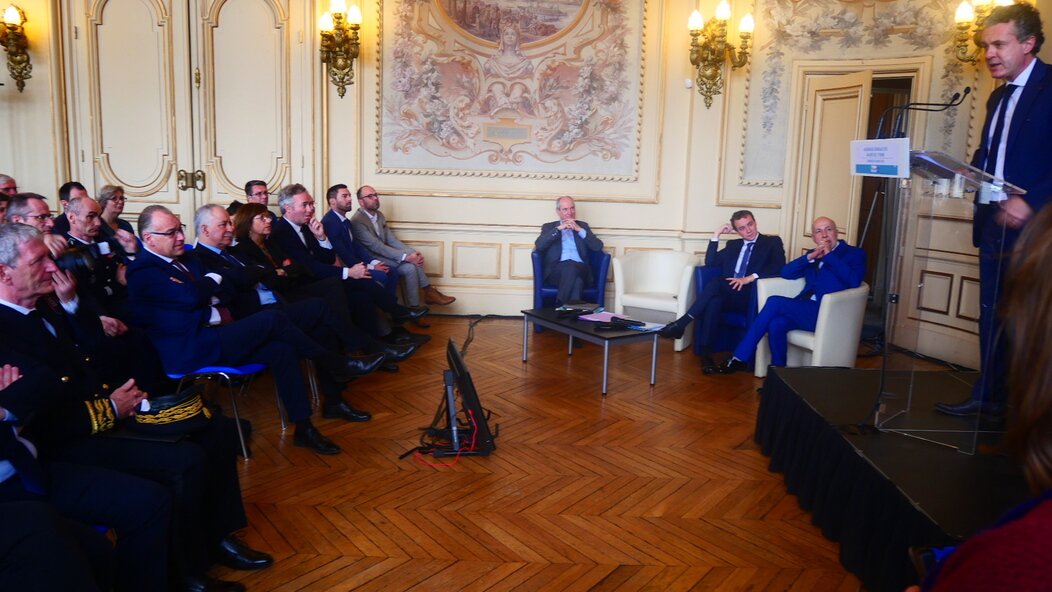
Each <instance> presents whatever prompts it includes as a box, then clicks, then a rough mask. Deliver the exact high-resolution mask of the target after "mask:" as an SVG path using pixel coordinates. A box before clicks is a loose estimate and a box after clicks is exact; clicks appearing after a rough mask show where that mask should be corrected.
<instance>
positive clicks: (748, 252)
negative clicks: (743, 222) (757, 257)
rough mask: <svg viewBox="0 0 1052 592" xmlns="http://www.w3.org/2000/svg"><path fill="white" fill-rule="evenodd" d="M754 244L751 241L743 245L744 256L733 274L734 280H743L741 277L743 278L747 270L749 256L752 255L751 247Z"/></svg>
mask: <svg viewBox="0 0 1052 592" xmlns="http://www.w3.org/2000/svg"><path fill="white" fill-rule="evenodd" d="M755 244H756V241H753V242H751V243H749V244H747V245H745V255H744V256H743V257H742V262H741V265H739V266H738V271H736V272H734V277H736V278H743V277H745V270H746V269H749V256H750V255H752V247H753V245H755Z"/></svg>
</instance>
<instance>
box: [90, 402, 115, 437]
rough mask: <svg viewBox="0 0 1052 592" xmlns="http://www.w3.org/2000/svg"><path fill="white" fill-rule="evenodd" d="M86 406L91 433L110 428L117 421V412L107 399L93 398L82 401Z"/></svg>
mask: <svg viewBox="0 0 1052 592" xmlns="http://www.w3.org/2000/svg"><path fill="white" fill-rule="evenodd" d="M84 405H85V406H86V407H87V408H88V416H89V417H90V418H91V433H93V434H97V433H99V432H105V431H107V430H112V429H113V426H114V425H116V423H117V412H116V411H114V410H113V403H110V400H109V399H93V400H91V401H84Z"/></svg>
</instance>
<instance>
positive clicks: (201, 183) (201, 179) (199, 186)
mask: <svg viewBox="0 0 1052 592" xmlns="http://www.w3.org/2000/svg"><path fill="white" fill-rule="evenodd" d="M194 189H196V190H198V191H204V190H205V172H204V171H202V170H196V171H194Z"/></svg>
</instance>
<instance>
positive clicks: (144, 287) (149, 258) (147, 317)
mask: <svg viewBox="0 0 1052 592" xmlns="http://www.w3.org/2000/svg"><path fill="white" fill-rule="evenodd" d="M179 261H180V262H181V263H182V264H183V265H185V266H186V267H187V269H189V273H185V272H183V271H180V270H179V269H178V268H177V267H176V266H175V265H173V264H171V263H168V262H166V261H165V260H163V259H161V258H160V257H158V256H156V255H154V254H153V253H151V252H149V251H147V250H145V249H143V252H142V253H139V254H138V256H136V257H135V261H133V262H132V264H131V265H129V266H128V300H129V308H130V309H131V314H132V318H133V320H134V321H135V322H136V323H137V324H139V325H141V326H142V327H144V328H145V329H146V331H147V333H148V334H149V335H150V340H151V341H152V342H153V344H154V346H156V348H157V351H158V352H159V353H160V354H161V360H162V361H163V362H164V367H165V369H166V370H167V371H168V372H178V373H185V372H192V371H194V370H196V369H198V368H201V367H202V366H208V365H211V364H213V363H214V362H215V361H216V360H218V359H219V356H220V344H219V337H218V336H217V335H215V333H214V332H212V331H208V330H206V329H207V326H208V322H209V320H210V318H211V316H212V309H211V302H212V298H213V297H216V298H218V299H219V300H220V301H223V300H227V301H229V300H230V296H229V294H228V293H225V292H224V291H223V290H221V289H220V286H219V284H217V283H216V282H215V281H214V280H213V279H211V278H208V277H205V274H206V273H208V271H207V270H206V269H205V268H204V266H203V265H202V264H201V262H200V261H198V260H197V259H196V258H193V257H187V256H185V255H184V256H182V257H180V258H179ZM223 283H226V282H225V281H224V282H223Z"/></svg>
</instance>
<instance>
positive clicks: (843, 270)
mask: <svg viewBox="0 0 1052 592" xmlns="http://www.w3.org/2000/svg"><path fill="white" fill-rule="evenodd" d="M811 238H812V239H813V240H814V241H815V248H813V249H811V250H810V251H808V252H806V253H804V254H803V255H801V256H800V257H797V258H796V259H793V260H792V261H790V262H789V263H786V264H785V267H783V268H782V277H783V278H785V279H787V280H794V279H799V278H804V289H803V290H802V291H801V292H800V293H799V294H797V295H796V296H795V297H794V298H786V297H784V296H771V297H770V298H768V299H767V302H766V303H765V304H764V305H763V310H761V311H760V314H759V315H758V316H757V317H756V320H755V321H753V323H752V325H751V326H750V327H749V330H748V331H746V333H745V337H743V338H742V341H741V343H739V344H738V347H736V348H735V349H734V355H733V356H732V357H731V358H730V359H728V360H727V362H726V363H725V364H724V365H722V366H718V367H713V368H706V374H712V373H717V374H730V373H732V372H737V371H739V370H745V368H746V365H745V362H748V361H749V360H751V359H752V357H753V354H754V353H755V352H756V345H757V344H758V343H760V340H761V339H763V336H764V335H765V334H766V335H767V337H768V342H769V343H770V345H771V365H772V366H785V363H786V359H787V358H788V352H789V338H788V335H789V331H792V330H793V329H803V330H804V331H814V330H815V325H816V324H817V323H818V307H819V305H820V304H821V303H822V297H823V296H825V295H826V294H832V293H833V292H839V291H841V290H848V289H851V288H857V287H859V285H861V284H862V276H864V275H865V274H866V252H865V251H863V250H862V249H860V248H858V247H852V246H851V245H849V244H847V243H846V242H844V241H842V240H838V239H837V229H836V222H833V221H832V220H830V219H829V218H818V219H816V220H815V221H814V222H812V223H811Z"/></svg>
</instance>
